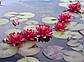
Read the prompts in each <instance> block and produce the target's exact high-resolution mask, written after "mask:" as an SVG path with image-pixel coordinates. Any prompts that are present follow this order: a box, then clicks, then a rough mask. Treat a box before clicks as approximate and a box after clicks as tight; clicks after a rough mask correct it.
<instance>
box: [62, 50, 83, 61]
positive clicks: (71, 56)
mask: <svg viewBox="0 0 84 62" xmlns="http://www.w3.org/2000/svg"><path fill="white" fill-rule="evenodd" d="M63 57H64V60H65V61H67V62H84V56H83V55H81V54H80V53H78V52H75V51H68V52H65V53H64V56H63Z"/></svg>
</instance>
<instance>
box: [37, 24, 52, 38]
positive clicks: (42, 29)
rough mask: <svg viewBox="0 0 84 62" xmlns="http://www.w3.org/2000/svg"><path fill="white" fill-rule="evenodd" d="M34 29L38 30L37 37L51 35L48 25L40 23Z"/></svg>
mask: <svg viewBox="0 0 84 62" xmlns="http://www.w3.org/2000/svg"><path fill="white" fill-rule="evenodd" d="M36 29H37V31H38V35H37V37H43V38H46V36H52V34H51V32H52V29H50V26H49V25H45V24H44V25H43V24H41V25H39V26H38V27H36Z"/></svg>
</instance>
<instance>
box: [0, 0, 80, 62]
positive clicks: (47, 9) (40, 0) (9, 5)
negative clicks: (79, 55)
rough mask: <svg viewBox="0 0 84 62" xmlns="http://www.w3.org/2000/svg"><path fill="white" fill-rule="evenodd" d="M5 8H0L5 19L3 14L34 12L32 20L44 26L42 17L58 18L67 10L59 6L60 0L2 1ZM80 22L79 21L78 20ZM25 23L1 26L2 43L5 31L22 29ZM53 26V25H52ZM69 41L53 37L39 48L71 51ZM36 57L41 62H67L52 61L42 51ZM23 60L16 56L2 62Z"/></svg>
mask: <svg viewBox="0 0 84 62" xmlns="http://www.w3.org/2000/svg"><path fill="white" fill-rule="evenodd" d="M2 2H3V3H2V4H3V6H0V17H3V14H5V13H7V12H12V11H16V12H33V13H35V14H36V16H35V17H34V18H32V19H34V20H37V21H39V24H44V23H43V22H42V21H41V19H42V18H41V17H40V16H41V15H44V14H45V15H48V16H52V17H58V15H59V14H60V13H62V11H63V10H64V9H66V8H63V7H60V6H58V3H59V2H60V0H22V1H20V0H2ZM77 20H78V19H77ZM24 23H25V22H23V23H20V25H19V26H16V27H15V26H13V25H12V23H11V22H9V23H8V24H5V25H1V26H0V42H2V39H3V38H5V37H6V35H5V33H4V32H5V31H6V30H8V29H10V28H19V29H22V28H23V27H24V26H25V24H24ZM51 26H52V24H51ZM66 41H67V40H61V39H57V38H55V37H52V39H51V40H50V41H49V42H48V43H47V42H46V43H41V42H40V43H39V44H38V45H39V47H43V48H45V47H46V46H48V45H59V46H63V47H65V49H67V50H70V48H69V47H68V46H66ZM34 57H36V58H38V59H39V60H40V62H66V61H64V60H63V59H62V60H59V61H55V60H50V59H48V58H47V57H45V56H44V55H43V54H42V51H41V52H40V53H38V54H36V55H34ZM20 58H22V56H20V55H18V54H16V55H14V56H12V57H10V58H5V59H0V62H16V61H17V60H18V59H20Z"/></svg>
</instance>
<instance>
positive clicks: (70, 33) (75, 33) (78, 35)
mask: <svg viewBox="0 0 84 62" xmlns="http://www.w3.org/2000/svg"><path fill="white" fill-rule="evenodd" d="M68 36H69V37H72V38H81V37H83V36H82V35H81V34H80V33H78V32H69V34H68Z"/></svg>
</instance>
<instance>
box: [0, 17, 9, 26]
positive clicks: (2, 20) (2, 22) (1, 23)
mask: <svg viewBox="0 0 84 62" xmlns="http://www.w3.org/2000/svg"><path fill="white" fill-rule="evenodd" d="M8 22H9V20H8V19H2V18H1V19H0V25H3V24H7V23H8Z"/></svg>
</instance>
